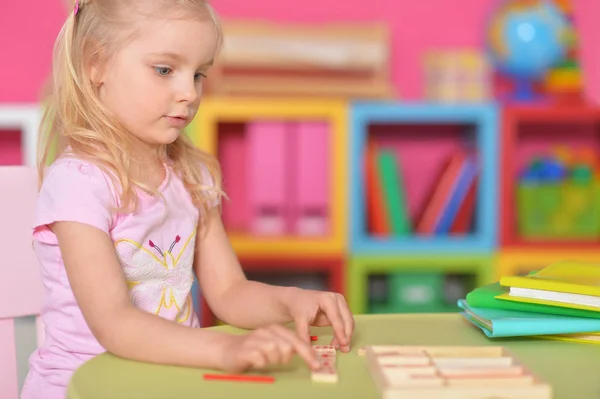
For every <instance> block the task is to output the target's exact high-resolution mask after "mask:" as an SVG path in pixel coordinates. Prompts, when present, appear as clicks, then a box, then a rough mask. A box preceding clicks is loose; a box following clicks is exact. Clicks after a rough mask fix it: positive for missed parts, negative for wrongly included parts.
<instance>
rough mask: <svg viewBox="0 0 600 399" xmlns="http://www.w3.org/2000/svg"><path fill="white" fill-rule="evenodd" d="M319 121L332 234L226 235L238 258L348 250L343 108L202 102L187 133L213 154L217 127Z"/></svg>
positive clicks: (280, 101)
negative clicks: (328, 139)
mask: <svg viewBox="0 0 600 399" xmlns="http://www.w3.org/2000/svg"><path fill="white" fill-rule="evenodd" d="M269 119H275V120H276V119H292V120H302V121H310V120H320V121H326V122H328V123H329V124H330V126H331V133H332V145H331V146H330V148H331V150H330V151H331V152H330V156H329V159H330V163H329V176H331V184H330V185H329V187H330V193H329V196H330V210H331V223H330V226H331V234H330V235H329V236H327V237H323V238H304V237H277V238H271V237H261V236H253V235H252V234H251V233H250V232H249V233H248V234H231V235H230V239H231V243H232V246H233V248H234V249H235V251H236V252H237V253H238V255H244V256H245V255H261V254H268V255H334V256H343V255H344V254H345V252H346V249H347V243H346V242H347V240H346V232H347V231H348V227H347V215H348V201H347V197H348V158H347V157H348V153H349V149H348V104H347V102H346V101H344V100H343V99H314V98H310V99H309V98H306V99H303V98H242V97H235V98H234V97H231V98H230V97H206V98H204V99H203V101H202V105H201V106H200V109H199V111H198V114H197V115H196V118H195V119H194V121H193V123H192V124H191V125H190V127H189V128H188V134H189V136H190V138H191V139H192V141H193V142H194V144H196V145H197V146H198V147H199V148H201V149H203V150H204V151H206V152H208V153H210V154H213V155H216V154H217V149H218V124H219V123H220V122H221V123H222V122H229V123H232V122H238V123H244V122H247V121H252V120H269Z"/></svg>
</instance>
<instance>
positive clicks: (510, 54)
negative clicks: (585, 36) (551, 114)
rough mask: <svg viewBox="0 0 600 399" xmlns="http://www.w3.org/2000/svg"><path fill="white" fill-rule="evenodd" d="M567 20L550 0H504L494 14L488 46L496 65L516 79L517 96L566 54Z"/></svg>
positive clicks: (525, 93) (530, 93)
mask: <svg viewBox="0 0 600 399" xmlns="http://www.w3.org/2000/svg"><path fill="white" fill-rule="evenodd" d="M569 29H570V26H569V22H568V19H567V18H566V16H565V15H564V14H563V13H562V11H561V10H560V9H559V8H558V7H557V6H556V5H555V4H554V2H553V1H551V0H509V1H505V2H504V3H503V4H502V5H501V6H500V8H499V9H498V10H497V12H496V13H495V14H494V15H493V17H492V19H491V22H490V26H489V29H488V34H487V44H488V45H487V47H488V52H489V55H490V59H491V61H492V63H493V65H494V66H495V68H496V69H497V70H498V71H499V72H501V73H503V74H505V75H508V76H510V77H512V78H514V80H515V84H516V93H515V97H516V98H517V99H522V100H528V99H531V98H532V97H533V83H534V82H535V81H536V80H538V79H541V78H542V77H543V76H544V74H545V73H546V72H547V71H548V70H549V69H551V68H552V67H554V66H555V65H557V64H558V63H560V62H561V61H562V60H563V59H564V58H565V57H566V55H567V49H568V44H569V43H568V38H569V33H570V30H569Z"/></svg>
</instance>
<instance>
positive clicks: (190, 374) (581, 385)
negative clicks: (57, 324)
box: [67, 313, 600, 399]
mask: <svg viewBox="0 0 600 399" xmlns="http://www.w3.org/2000/svg"><path fill="white" fill-rule="evenodd" d="M212 328H215V329H218V330H222V331H229V332H235V333H239V332H241V330H238V329H235V328H233V327H230V326H220V327H212ZM312 334H313V335H318V336H319V341H317V342H316V343H315V344H325V345H327V344H329V342H330V340H331V337H332V332H331V329H330V328H314V329H313V330H312ZM371 344H372V345H383V344H392V345H398V344H406V345H490V346H495V345H502V346H505V347H507V348H508V349H510V350H511V351H512V352H513V353H514V354H515V355H516V357H518V359H519V360H520V361H522V362H523V363H524V364H525V365H526V366H527V367H528V368H529V369H530V370H532V371H533V372H534V373H535V374H537V375H538V376H539V377H541V378H542V379H543V380H545V381H546V382H548V383H549V384H550V385H551V386H552V389H553V393H554V395H553V398H556V399H561V398H565V399H567V398H577V399H587V398H590V399H591V398H595V399H596V398H600V345H596V344H583V343H573V342H564V341H553V340H545V339H535V338H511V339H497V338H496V339H493V340H492V339H489V338H487V337H485V335H484V334H483V333H482V332H481V330H479V329H477V328H475V327H473V326H472V325H470V324H468V323H467V322H466V321H464V320H463V319H462V316H460V315H459V314H458V313H452V314H395V315H357V316H356V332H355V336H354V338H353V344H352V351H351V353H341V352H340V353H339V354H338V375H339V381H338V382H337V383H316V382H312V381H311V375H310V370H309V369H308V368H307V367H306V366H305V365H304V363H302V361H301V360H300V359H299V358H298V357H296V358H295V359H294V360H293V361H292V362H291V364H289V365H286V366H280V367H277V368H274V369H272V370H270V371H269V372H268V374H269V375H272V376H274V377H275V383H273V384H256V383H242V382H224V381H210V380H209V381H205V380H203V378H202V376H203V374H204V373H205V372H212V373H214V371H210V370H202V369H193V368H184V367H173V366H160V365H154V364H144V363H139V362H135V361H131V360H125V359H121V358H117V357H115V356H113V355H111V354H102V355H100V356H97V357H96V358H94V359H92V360H90V361H89V362H87V363H85V364H84V365H83V366H81V367H80V368H79V369H78V370H77V371H76V372H75V374H74V375H73V378H72V380H71V384H70V386H69V390H68V394H67V399H106V398H110V399H134V398H144V399H153V398H161V399H188V398H189V399H192V398H193V399H201V398H210V399H219V398H228V399H231V398H261V399H268V398H286V399H291V398H302V399H306V398H310V399H332V398H361V399H369V398H379V397H380V396H379V394H378V392H377V390H376V388H375V385H374V383H373V380H372V378H371V376H370V374H369V371H368V369H367V365H366V363H365V358H364V357H361V356H358V354H357V349H358V348H360V347H362V346H365V345H371Z"/></svg>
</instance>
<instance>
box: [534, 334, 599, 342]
mask: <svg viewBox="0 0 600 399" xmlns="http://www.w3.org/2000/svg"><path fill="white" fill-rule="evenodd" d="M536 338H540V339H549V340H554V341H567V342H577V343H582V344H600V333H586V334H556V335H537V336H536Z"/></svg>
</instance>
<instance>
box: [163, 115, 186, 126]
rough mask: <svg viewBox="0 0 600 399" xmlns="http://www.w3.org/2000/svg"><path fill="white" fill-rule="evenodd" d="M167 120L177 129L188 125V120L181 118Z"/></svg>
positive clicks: (175, 117) (172, 117) (168, 118)
mask: <svg viewBox="0 0 600 399" xmlns="http://www.w3.org/2000/svg"><path fill="white" fill-rule="evenodd" d="M165 118H167V120H168V121H169V123H170V124H171V125H173V126H175V127H184V126H185V125H187V118H184V117H181V116H166V117H165Z"/></svg>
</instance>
